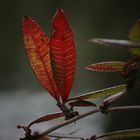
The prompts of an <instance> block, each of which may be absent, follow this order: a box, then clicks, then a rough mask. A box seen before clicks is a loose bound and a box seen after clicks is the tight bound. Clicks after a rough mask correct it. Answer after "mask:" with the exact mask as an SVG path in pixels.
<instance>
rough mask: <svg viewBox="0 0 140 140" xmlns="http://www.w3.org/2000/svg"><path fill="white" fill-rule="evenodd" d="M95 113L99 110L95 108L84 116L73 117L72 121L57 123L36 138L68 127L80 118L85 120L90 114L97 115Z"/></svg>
mask: <svg viewBox="0 0 140 140" xmlns="http://www.w3.org/2000/svg"><path fill="white" fill-rule="evenodd" d="M97 112H100V108H96V109H94V110H91V111H89V112H86V113H84V114H81V115H79V116H76V117H74V118H72V119H70V120H67V121H65V122H62V123H59V124H57V125H56V126H54V127H52V128H50V129H48V130H46V131H44V132H43V133H41V134H39V135H38V136H37V138H40V137H43V136H45V135H47V134H48V133H50V132H53V131H55V130H56V129H58V128H61V127H64V126H66V125H68V124H71V123H73V122H76V121H78V120H80V119H82V118H85V117H87V116H89V115H92V114H94V113H97Z"/></svg>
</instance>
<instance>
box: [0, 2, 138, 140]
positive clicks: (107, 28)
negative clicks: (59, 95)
mask: <svg viewBox="0 0 140 140" xmlns="http://www.w3.org/2000/svg"><path fill="white" fill-rule="evenodd" d="M57 8H62V9H64V11H65V13H66V14H67V17H68V19H69V23H70V25H71V27H72V29H73V31H74V36H75V45H76V52H77V66H76V75H75V80H74V85H73V89H72V95H71V96H74V95H76V94H82V93H85V92H89V91H93V90H97V89H101V88H105V87H109V86H113V85H117V84H121V83H124V79H123V78H122V77H121V76H120V75H118V74H109V73H97V72H91V71H86V70H84V67H85V66H87V65H89V64H91V63H95V62H101V61H109V60H122V61H125V60H127V59H128V58H130V57H131V56H130V54H129V53H128V51H127V48H117V47H113V48H110V47H104V46H98V45H95V44H93V43H89V42H88V41H89V39H91V38H93V37H102V38H103V37H104V38H116V39H127V36H128V31H129V29H130V28H131V26H132V25H133V23H134V22H135V21H136V20H137V19H138V18H139V17H140V1H139V0H135V1H128V0H123V1H122V0H87V1H84V0H69V1H68V0H23V1H20V0H11V1H10V0H1V1H0V45H1V47H0V64H1V66H0V94H1V99H0V100H1V103H0V104H1V105H0V106H1V107H0V123H1V122H4V121H5V122H6V123H7V120H10V119H11V117H10V116H9V119H8V118H7V120H6V119H5V118H4V116H6V117H8V115H10V113H11V114H12V113H13V112H14V111H15V108H16V109H19V111H17V112H16V113H17V114H18V115H19V114H22V115H23V110H22V109H23V108H20V105H21V106H24V105H25V104H26V103H25V102H24V101H23V100H22V98H24V93H25V96H27V98H28V96H30V98H32V96H34V95H33V93H34V92H45V91H44V89H43V88H42V87H41V86H40V85H39V83H38V81H37V80H36V78H35V76H34V74H33V72H32V70H31V68H30V65H29V63H28V60H27V57H26V55H25V50H24V43H23V39H22V18H23V16H25V15H26V16H30V17H32V18H33V19H35V20H36V22H37V23H38V24H39V25H40V26H41V27H42V29H43V30H44V32H45V33H46V34H47V36H48V37H49V36H50V34H51V32H50V31H51V21H52V17H53V15H54V13H55V12H56V9H57ZM21 91H22V94H23V96H21V97H22V98H20V96H19V94H21V93H20V92H21ZM28 92H30V93H31V94H30V95H29V94H26V93H28ZM15 93H16V94H15ZM41 96H42V95H41ZM17 97H18V98H17ZM44 97H45V96H43V98H44ZM10 98H11V100H12V102H11V100H10ZM137 99H138V98H137ZM124 100H125V99H124ZM29 101H30V100H29ZM135 101H136V100H134V103H135ZM16 102H18V103H19V104H18V103H17V104H16ZM32 102H38V101H37V100H35V101H34V100H32ZM40 102H41V101H40ZM126 102H127V101H126ZM13 103H14V105H15V106H14V105H13ZM137 103H139V100H137ZM11 105H12V106H13V107H12V109H9V106H11ZM18 106H19V107H18ZM31 106H32V105H31ZM44 108H45V107H44ZM24 109H26V107H25V108H24ZM9 110H10V111H11V112H10V113H9ZM6 111H7V112H8V115H7V114H6V113H5V112H6ZM24 111H25V110H24ZM25 112H26V111H25ZM36 112H37V111H36ZM4 113H5V114H4ZM26 113H27V112H26ZM139 114H140V113H139ZM14 115H15V114H14ZM24 115H26V114H24ZM128 115H129V114H128ZM139 116H140V115H139ZM20 117H21V116H20ZM131 117H133V116H131ZM134 117H136V116H134ZM110 118H111V116H110ZM117 118H119V115H118V116H117ZM124 118H125V117H124ZM22 119H23V120H24V121H25V119H26V117H25V118H24V117H23V118H22ZM105 119H108V118H105ZM129 119H130V118H129ZM124 120H125V119H124ZM124 120H120V121H124ZM16 121H18V120H17V118H15V116H14V123H13V124H14V125H16ZM118 121H119V119H118ZM129 121H130V122H131V120H129ZM137 121H138V119H136V123H137V127H140V123H139V121H138V122H137ZM112 123H113V121H112ZM4 124H5V123H4ZM4 124H3V125H4ZM13 124H12V123H11V124H10V125H13ZM121 124H122V122H121ZM131 124H133V123H131ZM93 125H94V122H93ZM99 125H100V124H99ZM124 125H125V124H124ZM110 126H111V125H110ZM119 126H120V125H119ZM119 126H118V127H116V128H114V127H115V125H113V126H112V127H113V129H117V128H118V129H119ZM7 127H8V125H5V127H4V128H5V129H4V130H3V131H2V132H3V133H2V134H3V136H2V134H1V136H0V139H1V140H5V139H8V137H7V138H6V136H7V135H8V134H7V133H6V130H7V129H8V128H7ZM12 127H14V128H13V129H15V126H10V129H12ZM112 127H111V128H112ZM130 127H131V126H130V125H129V124H128V128H130ZM122 128H123V127H122ZM10 129H8V130H9V131H10ZM14 132H15V133H18V131H14ZM4 134H5V135H4ZM11 135H12V133H11ZM9 137H11V136H10V135H9ZM13 138H15V137H13Z"/></svg>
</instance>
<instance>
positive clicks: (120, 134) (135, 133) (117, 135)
mask: <svg viewBox="0 0 140 140" xmlns="http://www.w3.org/2000/svg"><path fill="white" fill-rule="evenodd" d="M104 137H109V138H114V139H121V138H132V137H140V129H130V130H121V131H114V132H109V133H106V134H104V135H101V136H98V137H96V139H100V138H104Z"/></svg>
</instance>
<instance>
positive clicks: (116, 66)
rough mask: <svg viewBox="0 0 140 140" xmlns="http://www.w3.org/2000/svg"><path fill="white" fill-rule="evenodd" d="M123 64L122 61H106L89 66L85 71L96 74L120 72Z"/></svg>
mask: <svg viewBox="0 0 140 140" xmlns="http://www.w3.org/2000/svg"><path fill="white" fill-rule="evenodd" d="M125 64H126V62H122V61H107V62H100V63H95V64H91V65H89V66H87V67H86V69H87V70H92V71H98V72H122V71H123V69H124V66H125Z"/></svg>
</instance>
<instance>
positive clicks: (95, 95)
mask: <svg viewBox="0 0 140 140" xmlns="http://www.w3.org/2000/svg"><path fill="white" fill-rule="evenodd" d="M125 91H126V85H125V84H123V85H118V86H113V87H109V88H105V89H102V90H98V91H94V92H89V93H86V94H83V95H80V96H76V97H73V98H70V99H69V100H96V99H100V98H104V97H108V96H111V95H114V94H117V93H119V92H125Z"/></svg>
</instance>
